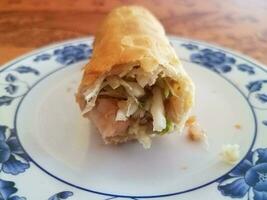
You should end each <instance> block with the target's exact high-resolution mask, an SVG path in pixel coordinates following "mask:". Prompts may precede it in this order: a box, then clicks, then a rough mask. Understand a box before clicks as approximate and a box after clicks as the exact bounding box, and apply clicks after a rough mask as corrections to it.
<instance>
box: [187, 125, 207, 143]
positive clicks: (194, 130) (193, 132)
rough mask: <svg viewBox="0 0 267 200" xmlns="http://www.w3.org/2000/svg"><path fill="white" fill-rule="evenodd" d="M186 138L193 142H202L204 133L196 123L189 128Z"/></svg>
mask: <svg viewBox="0 0 267 200" xmlns="http://www.w3.org/2000/svg"><path fill="white" fill-rule="evenodd" d="M188 137H189V138H190V139H191V140H193V141H199V140H203V139H204V137H205V132H204V131H203V130H202V129H201V127H200V126H199V124H198V123H196V124H193V125H191V126H189V128H188Z"/></svg>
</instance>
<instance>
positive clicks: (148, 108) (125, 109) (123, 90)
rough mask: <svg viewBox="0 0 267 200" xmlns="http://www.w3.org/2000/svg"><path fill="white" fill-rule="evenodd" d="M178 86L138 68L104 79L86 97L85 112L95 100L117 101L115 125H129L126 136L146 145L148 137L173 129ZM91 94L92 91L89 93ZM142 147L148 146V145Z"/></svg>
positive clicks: (177, 109) (176, 111) (177, 102)
mask: <svg viewBox="0 0 267 200" xmlns="http://www.w3.org/2000/svg"><path fill="white" fill-rule="evenodd" d="M177 88H178V89H179V85H178V84H177V82H174V81H173V80H172V79H171V78H167V77H166V76H165V75H164V73H163V72H162V71H158V72H157V73H156V75H155V74H154V75H152V76H151V75H148V74H146V73H145V72H142V71H141V70H140V68H133V69H132V70H131V71H130V72H128V73H127V74H125V75H124V76H123V77H121V76H119V75H114V73H113V74H112V75H110V76H107V77H106V78H104V79H103V80H102V82H101V84H99V83H98V86H97V87H95V89H94V90H93V91H94V92H95V93H94V95H95V94H97V95H95V97H94V96H93V95H92V93H90V92H88V91H87V92H86V93H85V99H86V100H87V106H88V105H90V106H89V107H87V109H86V112H88V111H90V109H92V107H93V106H94V104H95V102H96V100H97V99H101V98H112V99H113V100H114V99H115V100H116V101H117V107H118V110H117V113H116V117H115V120H116V121H127V120H129V121H130V126H129V128H128V129H127V131H128V134H134V135H136V138H137V139H138V140H139V141H140V142H141V143H143V144H144V143H148V140H149V139H148V137H147V136H149V135H153V134H159V135H163V134H166V133H169V132H171V131H172V130H173V129H174V124H175V123H176V122H177V119H178V118H179V113H180V112H181V110H180V109H179V106H178V107H177V105H178V104H179V97H178V95H176V94H175V91H176V90H177ZM91 91H92V90H91ZM144 146H147V147H148V146H149V145H148V144H146V145H144Z"/></svg>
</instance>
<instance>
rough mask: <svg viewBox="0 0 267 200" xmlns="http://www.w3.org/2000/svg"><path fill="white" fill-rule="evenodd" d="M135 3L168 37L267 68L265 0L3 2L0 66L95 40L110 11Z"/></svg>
mask: <svg viewBox="0 0 267 200" xmlns="http://www.w3.org/2000/svg"><path fill="white" fill-rule="evenodd" d="M133 3H134V4H137V5H143V6H145V7H147V8H149V9H150V10H151V11H152V12H153V13H154V14H155V15H156V16H157V17H158V18H159V19H160V21H161V22H162V23H163V25H164V26H165V28H166V31H167V33H169V34H173V35H178V36H182V37H187V38H193V39H198V40H204V41H208V42H212V43H217V44H219V45H221V46H225V47H228V48H232V49H234V50H237V51H240V52H242V53H244V54H247V55H249V56H251V57H253V58H255V59H257V60H259V61H260V62H262V63H265V64H267V1H266V0H207V1H206V0H142V1H140V0H136V1H132V0H75V1H74V0H56V1H53V0H51V1H48V0H0V64H4V63H5V62H7V61H9V60H11V59H13V58H15V57H17V56H19V55H21V54H23V53H26V52H28V51H30V50H33V49H35V48H38V47H40V46H43V45H46V44H49V43H52V42H57V41H61V40H65V39H69V38H77V37H81V36H87V35H92V34H94V33H95V31H96V29H97V26H98V25H99V22H100V21H101V20H102V19H103V17H104V16H105V15H106V14H107V12H108V11H109V10H110V9H112V8H114V7H117V6H119V5H123V4H133Z"/></svg>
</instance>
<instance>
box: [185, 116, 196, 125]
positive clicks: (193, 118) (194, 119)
mask: <svg viewBox="0 0 267 200" xmlns="http://www.w3.org/2000/svg"><path fill="white" fill-rule="evenodd" d="M196 122H197V118H196V116H195V115H192V116H190V117H189V118H188V120H187V121H186V123H185V125H186V126H192V125H193V124H195V123H196Z"/></svg>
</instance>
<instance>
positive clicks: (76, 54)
mask: <svg viewBox="0 0 267 200" xmlns="http://www.w3.org/2000/svg"><path fill="white" fill-rule="evenodd" d="M91 54H92V48H91V47H89V45H87V44H78V45H67V46H64V47H63V48H59V49H56V50H54V52H53V54H48V53H44V54H40V55H38V56H36V58H34V61H35V62H39V61H46V60H49V59H50V58H52V57H55V60H56V61H57V62H59V63H61V64H63V65H70V64H73V63H76V62H79V61H81V60H85V59H88V58H89V56H90V55H91Z"/></svg>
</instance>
